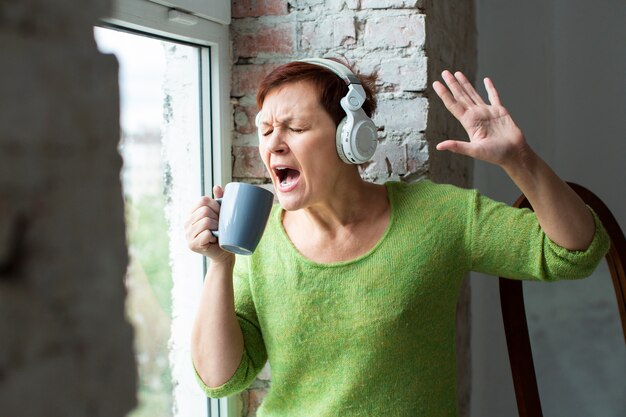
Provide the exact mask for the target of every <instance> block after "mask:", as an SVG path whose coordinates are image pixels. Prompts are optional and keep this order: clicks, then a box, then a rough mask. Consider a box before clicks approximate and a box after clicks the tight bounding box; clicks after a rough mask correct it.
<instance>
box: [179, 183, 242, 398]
mask: <svg viewBox="0 0 626 417" xmlns="http://www.w3.org/2000/svg"><path fill="white" fill-rule="evenodd" d="M213 192H214V194H215V196H216V197H221V196H222V194H223V190H222V188H221V187H219V186H216V187H215V188H214V190H213ZM219 209H220V206H219V204H218V203H217V202H216V201H215V200H213V199H211V198H208V197H203V198H202V199H201V200H200V201H199V202H198V205H197V206H196V207H195V208H194V210H193V212H192V214H191V216H190V218H189V220H188V221H187V223H186V224H185V235H186V238H187V243H188V245H189V248H190V249H191V250H193V251H194V252H197V253H200V254H202V255H205V256H207V257H208V258H209V259H210V260H211V262H210V264H209V268H208V271H207V274H206V278H205V280H204V285H203V288H202V294H201V296H200V305H199V307H198V312H197V314H196V319H195V322H194V325H193V329H192V335H191V357H192V360H193V363H194V366H195V368H196V371H197V372H198V375H199V376H200V378H201V379H202V381H203V382H204V383H205V385H207V386H208V387H211V388H215V387H219V386H221V385H223V384H224V383H226V382H227V381H228V380H229V379H230V378H231V377H232V376H233V374H234V373H235V371H236V370H237V367H238V366H239V364H240V363H241V358H242V355H243V345H244V342H243V333H242V331H241V328H240V327H239V322H238V320H237V315H236V314H235V301H234V291H233V268H234V265H235V256H234V255H233V254H232V253H229V252H226V251H224V250H222V249H221V248H220V247H219V246H218V245H217V239H216V238H215V236H213V235H212V234H211V230H215V229H217V225H218V218H219Z"/></svg>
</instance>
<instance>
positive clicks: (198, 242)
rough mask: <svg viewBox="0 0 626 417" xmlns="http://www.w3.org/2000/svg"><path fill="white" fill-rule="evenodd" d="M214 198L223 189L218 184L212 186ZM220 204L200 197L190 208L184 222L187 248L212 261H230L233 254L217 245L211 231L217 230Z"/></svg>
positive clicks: (219, 194)
mask: <svg viewBox="0 0 626 417" xmlns="http://www.w3.org/2000/svg"><path fill="white" fill-rule="evenodd" d="M213 195H214V196H215V198H221V197H222V196H223V195H224V190H223V189H222V187H220V186H219V185H216V186H215V187H213ZM219 213H220V204H219V203H218V202H217V201H216V200H214V199H212V198H210V197H202V198H200V200H199V201H198V203H197V204H196V206H195V207H194V208H193V209H192V212H191V214H190V215H189V218H188V219H187V221H186V222H185V238H186V239H187V245H188V246H189V249H191V250H192V251H194V252H197V253H199V254H201V255H204V256H206V257H207V258H209V259H211V261H212V262H223V261H227V260H230V261H232V257H234V256H235V255H233V254H232V253H230V252H227V251H225V250H223V249H222V248H220V247H219V245H218V242H217V238H216V237H215V236H213V234H212V233H211V231H212V230H217V228H218V223H219Z"/></svg>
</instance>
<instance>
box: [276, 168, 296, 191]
mask: <svg viewBox="0 0 626 417" xmlns="http://www.w3.org/2000/svg"><path fill="white" fill-rule="evenodd" d="M274 174H275V175H276V178H278V185H279V187H280V188H281V189H282V190H285V189H289V188H291V187H292V186H295V185H296V183H297V182H298V179H299V178H300V171H298V170H297V169H293V168H288V167H276V168H274Z"/></svg>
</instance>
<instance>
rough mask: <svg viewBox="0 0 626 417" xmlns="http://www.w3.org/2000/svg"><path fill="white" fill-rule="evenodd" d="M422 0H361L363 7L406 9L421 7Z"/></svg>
mask: <svg viewBox="0 0 626 417" xmlns="http://www.w3.org/2000/svg"><path fill="white" fill-rule="evenodd" d="M421 3H422V1H421V0H361V8H362V9H404V8H415V7H420V6H421Z"/></svg>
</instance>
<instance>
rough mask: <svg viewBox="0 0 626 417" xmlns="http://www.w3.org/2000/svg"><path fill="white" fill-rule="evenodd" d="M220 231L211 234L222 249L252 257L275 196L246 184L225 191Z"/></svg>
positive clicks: (219, 199)
mask: <svg viewBox="0 0 626 417" xmlns="http://www.w3.org/2000/svg"><path fill="white" fill-rule="evenodd" d="M216 200H217V201H218V202H219V203H220V205H221V208H220V219H219V225H218V229H217V230H213V231H211V233H213V235H214V236H216V237H217V239H218V244H219V246H220V247H221V248H222V249H224V250H226V251H228V252H232V253H236V254H239V255H251V254H252V253H253V252H254V250H255V249H256V247H257V245H258V244H259V242H260V240H261V236H262V235H263V231H264V230H265V226H266V225H267V220H268V218H269V215H270V211H271V210H272V205H273V204H274V194H272V192H271V191H269V190H266V189H265V188H262V187H258V186H256V185H252V184H246V183H243V182H231V183H228V184H226V187H224V196H223V197H222V198H218V199H216Z"/></svg>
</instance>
